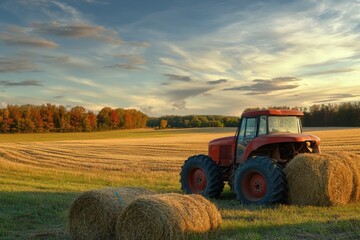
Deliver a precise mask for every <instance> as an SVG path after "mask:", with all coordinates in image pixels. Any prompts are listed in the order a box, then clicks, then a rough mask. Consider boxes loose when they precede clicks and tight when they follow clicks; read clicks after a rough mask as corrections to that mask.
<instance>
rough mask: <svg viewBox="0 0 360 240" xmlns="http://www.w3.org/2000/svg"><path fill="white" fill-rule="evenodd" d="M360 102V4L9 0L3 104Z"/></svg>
mask: <svg viewBox="0 0 360 240" xmlns="http://www.w3.org/2000/svg"><path fill="white" fill-rule="evenodd" d="M349 101H360V0H343V1H338V0H325V1H322V0H293V1H291V0H290V1H287V0H268V1H256V0H242V1H238V0H207V1H205V0H198V1H189V0H182V1H180V0H166V1H164V0H159V1H149V0H136V1H135V0H67V1H60V0H0V107H6V106H7V105H8V104H18V105H22V104H34V105H42V104H46V103H51V104H55V105H63V106H66V107H68V108H71V107H74V106H83V107H85V108H86V109H87V110H90V111H94V112H96V111H99V110H101V109H102V108H103V107H112V108H134V109H137V110H140V111H143V112H144V113H146V114H147V115H149V116H162V115H191V114H216V115H232V116H239V115H240V114H241V113H242V111H243V110H244V109H245V108H249V107H268V106H284V105H286V106H305V107H306V106H311V105H313V104H327V103H340V102H349Z"/></svg>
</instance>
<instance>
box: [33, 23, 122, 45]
mask: <svg viewBox="0 0 360 240" xmlns="http://www.w3.org/2000/svg"><path fill="white" fill-rule="evenodd" d="M32 27H33V28H34V31H35V32H37V33H40V34H49V35H55V36H60V37H68V38H93V39H97V40H100V41H103V42H106V43H110V44H115V45H120V44H123V43H124V41H123V40H121V39H120V38H119V37H118V36H117V33H116V32H115V31H112V30H109V29H106V28H105V27H103V26H98V25H91V24H89V23H84V22H78V23H73V24H61V23H59V22H56V21H54V22H51V23H35V24H33V26H32Z"/></svg>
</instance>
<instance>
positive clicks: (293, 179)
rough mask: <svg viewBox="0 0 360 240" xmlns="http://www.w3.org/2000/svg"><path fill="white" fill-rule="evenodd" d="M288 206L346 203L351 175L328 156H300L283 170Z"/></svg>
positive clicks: (349, 171)
mask: <svg viewBox="0 0 360 240" xmlns="http://www.w3.org/2000/svg"><path fill="white" fill-rule="evenodd" d="M285 173H286V178H287V182H288V202H289V203H290V204H296V205H315V206H331V205H341V204H346V203H349V202H350V200H351V194H352V186H353V174H352V171H351V169H350V168H349V166H348V165H347V164H345V163H344V162H343V161H342V160H341V159H339V158H338V157H336V156H333V155H329V154H300V155H297V156H296V157H295V158H294V159H293V160H291V161H290V162H289V163H288V164H287V166H286V167H285Z"/></svg>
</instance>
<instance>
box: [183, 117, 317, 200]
mask: <svg viewBox="0 0 360 240" xmlns="http://www.w3.org/2000/svg"><path fill="white" fill-rule="evenodd" d="M301 116H303V113H302V112H300V111H296V110H257V111H249V112H244V113H243V114H242V116H241V119H240V123H239V127H238V129H237V131H236V135H235V136H231V137H224V138H219V139H215V140H212V141H210V142H209V150H208V155H203V154H200V155H195V156H192V157H189V158H188V159H187V160H186V161H185V162H184V165H183V166H182V170H181V174H180V176H181V178H180V182H181V189H182V190H183V191H184V192H185V193H197V194H202V195H204V196H206V197H218V196H219V195H220V193H221V192H222V190H223V188H224V182H225V181H227V182H228V184H229V185H230V188H231V189H232V191H233V192H234V193H235V194H236V197H237V199H238V200H239V201H241V202H242V203H243V204H272V203H281V202H283V201H284V200H285V197H286V189H287V186H286V178H285V173H284V171H283V168H284V166H285V165H286V164H287V163H288V162H289V161H291V160H292V159H293V158H294V156H295V155H297V154H301V153H320V138H318V137H316V136H313V135H309V134H303V133H302V127H301V119H300V117H301Z"/></svg>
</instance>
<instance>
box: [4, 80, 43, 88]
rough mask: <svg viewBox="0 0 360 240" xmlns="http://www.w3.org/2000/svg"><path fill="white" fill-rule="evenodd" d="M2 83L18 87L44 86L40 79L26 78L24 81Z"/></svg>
mask: <svg viewBox="0 0 360 240" xmlns="http://www.w3.org/2000/svg"><path fill="white" fill-rule="evenodd" d="M0 85H3V86H9V87H18V86H37V87H42V86H43V85H42V84H41V82H40V81H38V80H24V81H20V82H11V81H4V80H3V81H0Z"/></svg>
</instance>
